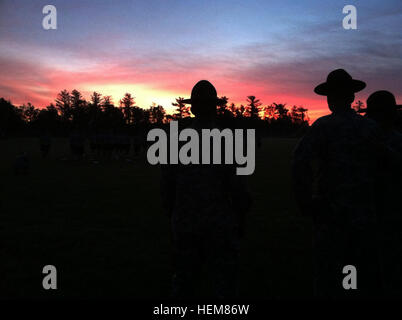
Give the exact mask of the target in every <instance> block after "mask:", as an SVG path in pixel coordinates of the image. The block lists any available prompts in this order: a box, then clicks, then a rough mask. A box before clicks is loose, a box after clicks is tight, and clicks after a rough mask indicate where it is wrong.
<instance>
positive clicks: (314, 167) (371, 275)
mask: <svg viewBox="0 0 402 320" xmlns="http://www.w3.org/2000/svg"><path fill="white" fill-rule="evenodd" d="M365 86H366V84H365V83H364V82H363V81H359V80H355V79H352V77H351V76H350V75H349V74H348V73H347V72H346V71H345V70H343V69H338V70H334V71H332V72H331V73H330V74H329V75H328V77H327V81H326V82H324V83H322V84H320V85H318V86H317V87H316V88H315V89H314V91H315V93H317V94H319V95H323V96H326V97H327V102H328V106H329V109H330V110H331V111H332V114H330V115H327V116H324V117H321V118H319V119H317V120H316V121H315V122H314V123H313V125H312V126H311V128H310V129H309V131H308V132H307V134H306V135H305V136H304V137H303V138H302V139H301V141H300V142H299V144H298V145H297V147H296V149H295V151H294V158H293V183H294V191H295V196H296V200H297V202H298V205H299V207H300V210H301V212H302V213H303V214H304V215H306V216H311V217H312V218H313V225H314V228H313V244H314V266H315V271H314V289H315V294H316V296H318V297H323V298H345V297H374V296H377V295H379V291H380V288H381V285H380V271H379V270H380V268H379V259H378V241H377V219H376V210H375V201H374V199H375V181H376V177H375V175H376V172H377V169H378V165H379V162H378V158H379V150H380V148H381V144H380V143H379V139H378V129H377V125H376V124H375V122H374V121H372V120H370V119H367V118H364V117H362V116H360V115H358V114H357V113H356V112H355V111H354V110H353V109H352V107H351V104H352V102H353V101H354V98H355V93H356V92H358V91H360V90H362V89H364V88H365ZM347 265H353V266H354V267H356V270H357V287H358V289H357V290H345V289H344V288H343V285H342V281H343V279H344V277H345V274H343V273H342V271H343V268H344V267H345V266H347Z"/></svg>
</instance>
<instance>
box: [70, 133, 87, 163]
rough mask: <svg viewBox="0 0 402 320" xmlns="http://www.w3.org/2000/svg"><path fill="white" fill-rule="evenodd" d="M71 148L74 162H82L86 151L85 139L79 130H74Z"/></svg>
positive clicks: (71, 137) (71, 136)
mask: <svg viewBox="0 0 402 320" xmlns="http://www.w3.org/2000/svg"><path fill="white" fill-rule="evenodd" d="M70 148H71V152H72V154H73V158H74V160H82V158H83V156H84V150H85V139H84V137H83V135H82V133H81V132H80V131H79V130H74V131H73V132H72V133H71V135H70Z"/></svg>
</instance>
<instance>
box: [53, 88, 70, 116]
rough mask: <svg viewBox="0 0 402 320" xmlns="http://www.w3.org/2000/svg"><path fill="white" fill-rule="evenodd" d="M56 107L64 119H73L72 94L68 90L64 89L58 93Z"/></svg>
mask: <svg viewBox="0 0 402 320" xmlns="http://www.w3.org/2000/svg"><path fill="white" fill-rule="evenodd" d="M56 108H57V110H58V112H59V113H60V117H61V119H62V121H64V122H66V121H69V120H70V119H71V116H72V109H71V96H70V93H69V92H68V91H67V90H65V89H64V90H62V91H60V93H59V94H58V95H57V98H56Z"/></svg>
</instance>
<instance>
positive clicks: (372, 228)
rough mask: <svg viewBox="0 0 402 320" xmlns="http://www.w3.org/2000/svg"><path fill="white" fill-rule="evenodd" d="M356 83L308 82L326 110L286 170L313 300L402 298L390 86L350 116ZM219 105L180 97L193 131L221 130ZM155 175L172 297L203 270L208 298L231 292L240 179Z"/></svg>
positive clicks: (201, 168) (179, 170)
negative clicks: (308, 224)
mask: <svg viewBox="0 0 402 320" xmlns="http://www.w3.org/2000/svg"><path fill="white" fill-rule="evenodd" d="M365 87H366V84H365V82H363V81H360V80H356V79H353V78H352V76H351V75H350V74H349V73H348V72H346V71H345V70H343V69H337V70H334V71H332V72H331V73H329V75H328V77H327V79H326V81H325V82H323V83H321V84H319V85H318V86H316V87H315V89H314V92H315V93H316V94H318V95H321V96H325V97H326V100H327V104H328V107H329V110H330V111H331V113H330V114H329V115H326V116H324V117H321V118H319V119H317V120H316V121H315V122H314V123H313V124H312V126H311V127H310V128H309V130H308V131H307V133H306V134H305V135H304V136H303V137H302V138H301V140H300V141H299V142H298V144H297V146H296V148H295V150H294V153H293V161H292V168H289V169H290V170H291V171H292V184H293V190H294V197H295V200H296V202H297V205H298V207H299V211H300V212H301V213H302V215H304V216H305V217H307V218H309V219H311V221H312V225H313V229H312V230H313V233H312V248H313V262H314V263H313V265H314V272H313V274H314V283H313V287H314V293H315V295H316V296H317V297H323V298H348V297H370V298H372V297H378V296H383V295H390V296H402V273H401V271H402V231H401V230H402V210H401V201H400V195H401V194H402V134H401V132H399V131H398V129H397V128H396V127H395V120H396V119H397V117H398V114H399V116H400V109H401V106H400V105H398V104H397V103H396V99H395V97H394V95H393V94H392V93H391V92H389V91H385V90H381V91H376V92H374V93H372V94H371V95H370V96H369V98H368V99H367V108H366V109H365V110H363V111H364V113H365V115H364V116H363V115H361V114H359V113H357V112H356V111H355V110H354V109H353V108H352V103H353V101H354V100H355V93H356V92H359V91H361V90H363V89H364V88H365ZM220 102H221V101H220V99H219V98H218V95H217V92H216V89H215V88H214V86H213V85H212V84H211V83H210V82H208V81H206V80H201V81H199V82H198V83H197V84H196V85H195V86H194V88H193V90H192V92H191V98H190V99H185V100H183V103H188V104H191V112H192V113H193V115H194V116H195V117H194V118H192V119H191V122H190V124H189V128H191V129H194V130H196V131H197V132H199V133H200V132H201V131H202V129H215V128H217V129H223V128H221V126H220V124H219V121H217V106H218V105H219V104H220ZM87 140H88V142H89V143H86V141H87ZM51 145H52V139H51V137H50V135H49V134H47V135H43V136H42V137H41V139H40V149H41V153H42V156H43V157H47V156H48V155H49V153H50V152H51V149H52V148H51ZM70 147H71V154H72V156H73V158H74V159H82V158H83V156H84V154H86V153H87V150H88V151H90V154H91V155H92V157H93V158H106V159H115V158H116V159H117V158H119V157H126V156H127V155H128V154H129V153H130V152H131V149H133V150H132V152H133V153H134V155H139V153H140V152H141V150H142V149H145V148H146V135H145V134H143V135H141V134H137V135H135V136H134V137H130V136H129V135H127V134H125V133H122V132H120V133H116V132H105V133H102V134H92V135H90V136H89V137H88V139H87V138H86V137H85V136H84V135H83V134H82V132H80V131H73V132H72V134H71V136H70ZM27 161H28V160H27V156H26V154H22V155H21V156H20V157H19V158H18V159H17V161H16V173H18V174H20V173H22V174H24V173H26V170H27V163H28V162H27ZM161 175H162V179H161V192H162V204H163V207H164V210H165V212H166V215H167V217H168V218H169V221H170V226H171V233H172V236H173V237H172V242H173V247H174V259H173V261H174V275H173V281H172V296H173V297H174V298H183V299H185V298H190V297H193V296H194V295H195V294H196V291H197V287H198V286H197V284H198V283H200V274H201V273H200V272H201V271H200V270H201V267H203V266H205V267H206V271H207V274H208V275H209V276H211V277H212V278H213V279H212V281H211V282H210V283H211V284H212V286H213V288H212V291H211V295H213V296H215V297H219V298H228V297H235V296H236V295H237V290H238V288H237V271H238V262H239V255H240V247H241V242H242V239H243V238H244V234H245V232H246V231H247V230H246V228H245V225H246V223H245V222H246V220H247V213H248V212H249V211H250V208H251V207H252V202H253V199H252V194H251V192H250V191H249V189H248V186H247V183H246V180H245V178H244V176H239V175H236V170H235V167H234V166H233V165H230V164H224V165H214V164H202V165H197V164H188V165H183V164H174V165H161ZM267 183H270V182H269V181H267ZM267 200H268V201H266V202H265V203H268V202H269V199H267ZM268 210H269V208H268V207H267V215H269V212H268ZM260 241H264V239H260ZM292 241H293V240H292ZM345 266H353V268H354V269H355V270H356V272H357V279H358V280H357V288H352V290H346V289H345V287H344V286H343V279H344V277H345V274H344V273H343V269H344V267H345ZM201 278H202V277H201ZM201 281H202V280H201Z"/></svg>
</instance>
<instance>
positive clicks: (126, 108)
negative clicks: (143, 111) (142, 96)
mask: <svg viewBox="0 0 402 320" xmlns="http://www.w3.org/2000/svg"><path fill="white" fill-rule="evenodd" d="M134 104H135V101H134V97H132V96H131V93H126V94H125V95H124V97H123V98H122V99H121V100H120V107H121V108H123V114H124V119H125V121H126V124H130V123H131V122H132V107H133V106H134Z"/></svg>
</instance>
